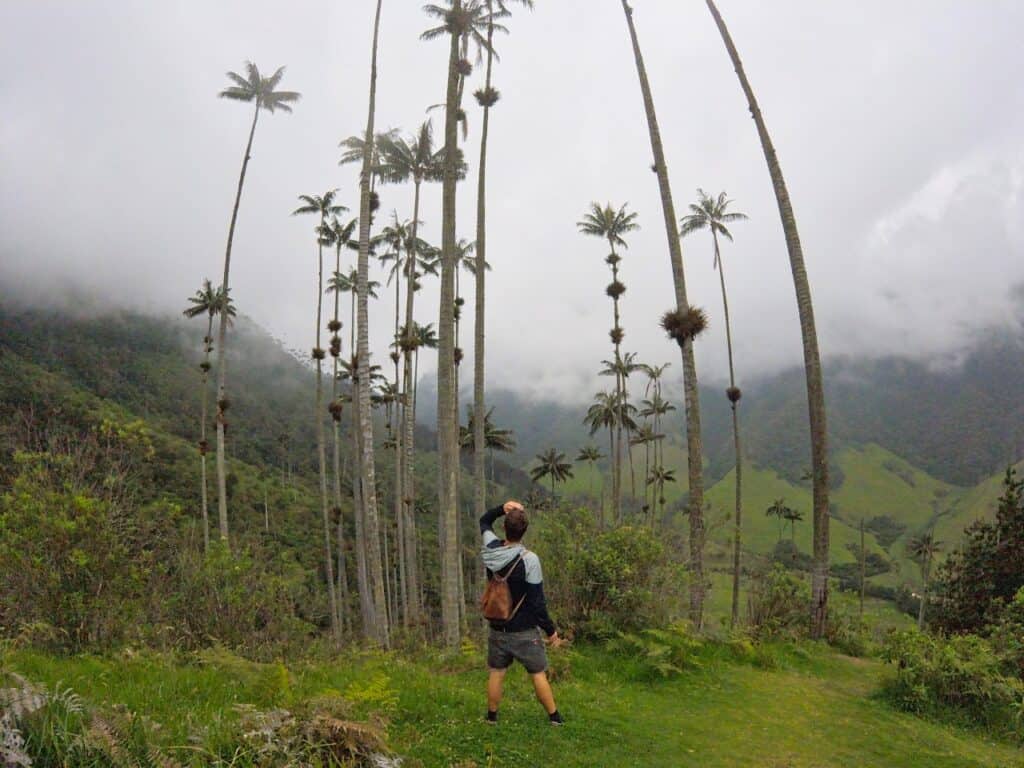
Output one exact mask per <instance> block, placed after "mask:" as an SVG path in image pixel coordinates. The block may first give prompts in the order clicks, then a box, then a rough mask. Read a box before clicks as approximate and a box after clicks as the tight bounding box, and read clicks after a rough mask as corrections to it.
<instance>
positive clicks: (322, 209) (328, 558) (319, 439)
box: [292, 189, 348, 644]
mask: <svg viewBox="0 0 1024 768" xmlns="http://www.w3.org/2000/svg"><path fill="white" fill-rule="evenodd" d="M337 194H338V190H336V189H329V190H327V192H325V193H324V194H323V195H299V200H300V201H301V202H302V205H301V206H299V207H298V208H296V209H295V210H294V211H293V212H292V216H299V215H304V214H313V215H316V216H318V217H319V219H320V224H319V226H318V227H317V228H316V232H317V239H316V244H317V264H318V267H317V287H316V344H315V346H314V347H313V359H314V360H315V361H316V397H315V407H314V409H313V413H314V418H315V419H316V422H315V423H316V444H317V461H318V462H319V468H320V507H321V514H322V517H323V525H324V558H325V564H326V572H327V593H328V597H329V600H330V608H331V630H332V631H333V634H334V640H335V643H337V644H340V642H341V623H340V621H339V617H340V615H341V614H340V612H339V610H338V596H337V592H336V591H335V586H334V556H333V554H332V551H331V504H330V500H329V497H328V495H327V446H326V442H327V440H326V436H325V434H324V413H323V401H324V390H323V377H324V358H325V357H326V354H325V353H324V350H323V348H322V347H321V346H320V328H321V324H322V320H323V304H324V246H325V245H328V246H330V245H334V239H333V238H334V231H333V229H332V228H331V227H329V226H328V225H327V219H328V217H334V216H337V215H338V214H340V213H342V212H344V211H346V210H348V209H347V208H345V206H343V205H338V204H337V203H335V202H334V201H335V198H336V196H337ZM332 415H333V414H332Z"/></svg>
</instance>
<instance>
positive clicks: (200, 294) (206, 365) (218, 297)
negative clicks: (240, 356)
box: [182, 279, 235, 552]
mask: <svg viewBox="0 0 1024 768" xmlns="http://www.w3.org/2000/svg"><path fill="white" fill-rule="evenodd" d="M188 300H189V303H190V304H191V306H189V307H187V308H186V309H185V310H184V311H183V312H182V314H183V315H185V317H188V318H193V317H199V316H200V315H206V335H205V336H203V362H201V363H200V364H199V370H200V371H201V373H202V377H201V382H200V392H201V393H202V394H201V398H200V400H201V402H202V406H201V416H200V422H199V459H200V469H201V473H202V474H201V483H202V485H201V490H202V508H203V551H204V552H208V551H209V549H210V512H209V503H208V498H207V496H208V495H207V489H206V485H207V484H206V454H207V452H208V451H209V449H210V443H209V441H208V440H207V439H206V422H207V420H208V419H207V413H208V411H207V402H208V400H209V394H210V388H209V386H208V383H209V380H210V353H211V352H212V351H213V318H214V317H216V316H217V315H218V314H220V313H221V312H223V311H225V309H226V310H227V314H228V324H230V323H231V318H232V317H234V316H235V307H234V305H233V304H232V303H231V300H230V299H229V298H228V295H227V293H225V292H224V290H223V289H221V288H217V289H216V290H214V288H213V285H212V284H211V283H210V281H209V279H206V280H203V287H202V288H200V289H199V290H198V291H196V293H195V296H190V297H189V299H188Z"/></svg>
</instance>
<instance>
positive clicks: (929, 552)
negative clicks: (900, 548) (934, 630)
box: [907, 532, 942, 629]
mask: <svg viewBox="0 0 1024 768" xmlns="http://www.w3.org/2000/svg"><path fill="white" fill-rule="evenodd" d="M941 551H942V542H941V541H936V540H935V535H934V534H933V533H932V532H929V533H925V534H922V535H921V536H918V537H916V538H914V539H911V540H910V542H909V543H908V544H907V553H908V554H909V555H910V556H911V557H912V558H913V559H914V561H915V562H917V563H918V564H919V565H920V566H921V581H922V585H921V587H922V588H921V606H920V608H919V609H918V611H917V628H918V629H924V615H925V610H926V608H927V606H928V588H929V587H930V586H931V585H930V583H929V578H930V576H931V572H932V563H933V562H934V560H935V556H936V555H937V554H939V553H940V552H941Z"/></svg>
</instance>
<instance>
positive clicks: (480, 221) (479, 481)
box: [473, 0, 494, 517]
mask: <svg viewBox="0 0 1024 768" xmlns="http://www.w3.org/2000/svg"><path fill="white" fill-rule="evenodd" d="M487 14H488V18H489V19H491V20H490V21H488V23H487V75H486V78H485V80H484V93H485V94H487V97H488V100H487V101H485V102H484V119H483V125H482V126H481V128H480V167H479V169H478V174H477V190H476V302H475V306H474V325H473V514H474V515H475V516H476V517H482V516H483V514H484V513H485V512H486V511H487V476H486V470H485V467H484V457H485V455H484V450H485V446H484V440H485V433H484V420H485V419H486V418H487V406H486V403H485V400H484V344H485V336H484V325H485V322H486V318H487V316H486V313H485V305H484V301H485V295H486V294H485V279H486V274H487V258H486V254H487V205H486V203H487V134H488V128H489V127H490V121H491V101H490V94H491V69H492V67H493V65H494V49H493V42H494V22H493V17H494V8H493V2H492V0H487Z"/></svg>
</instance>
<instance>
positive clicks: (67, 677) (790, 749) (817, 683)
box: [4, 642, 1024, 768]
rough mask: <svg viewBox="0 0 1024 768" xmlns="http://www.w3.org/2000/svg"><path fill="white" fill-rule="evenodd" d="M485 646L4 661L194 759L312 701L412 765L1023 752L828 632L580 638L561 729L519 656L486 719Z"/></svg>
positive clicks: (565, 662)
mask: <svg viewBox="0 0 1024 768" xmlns="http://www.w3.org/2000/svg"><path fill="white" fill-rule="evenodd" d="M655 645H657V643H655ZM479 654H480V651H479V649H477V648H470V647H467V648H466V649H465V650H464V652H463V653H461V654H459V655H455V656H448V657H438V656H437V655H436V654H426V655H421V656H419V657H417V658H410V657H408V656H398V655H388V656H383V655H377V654H358V655H352V654H350V655H348V656H347V657H346V658H345V659H344V661H338V662H312V661H311V662H297V663H285V664H281V663H274V664H253V663H251V662H246V661H243V660H241V659H239V658H237V657H234V656H232V655H231V654H229V653H227V652H225V651H207V652H203V653H201V654H197V655H190V656H184V657H174V656H164V655H155V654H150V653H129V654H123V655H120V656H118V657H115V658H110V659H100V658H97V657H91V656H78V657H71V658H55V657H52V656H47V655H44V654H41V653H38V652H32V651H17V652H14V653H10V654H7V655H6V657H5V659H4V667H5V669H6V670H8V671H15V672H18V673H19V674H21V675H23V676H25V677H26V678H28V679H29V680H32V681H35V682H38V683H43V684H45V685H46V686H47V687H48V688H50V689H51V690H52V689H58V688H70V689H71V690H73V691H75V692H76V693H77V694H79V695H80V696H81V697H82V698H83V699H84V701H85V704H86V705H87V706H88V707H96V708H98V709H99V710H100V711H101V712H106V711H110V710H112V709H113V708H114V707H115V706H116V705H123V706H125V707H127V709H128V710H129V711H131V712H135V713H138V714H139V715H142V716H144V717H145V718H148V719H150V720H152V721H153V722H155V723H159V725H160V726H161V727H160V728H159V729H158V730H156V731H155V732H154V733H153V735H152V739H153V741H154V742H155V743H156V744H158V745H160V746H162V747H164V750H163V751H164V753H165V754H167V755H170V756H173V757H176V758H177V759H179V760H183V759H184V758H189V757H191V758H192V759H193V760H201V759H202V756H203V755H204V754H205V753H204V752H203V750H206V751H208V752H212V753H214V754H218V755H221V756H223V762H222V763H220V764H221V765H227V764H228V760H229V759H230V757H231V756H232V755H233V754H234V750H235V749H237V747H238V746H239V745H240V744H244V743H245V741H244V740H243V739H242V735H241V733H240V731H241V730H242V723H243V722H251V719H252V709H255V710H256V711H262V712H267V711H271V710H274V709H276V708H284V709H286V710H288V711H290V712H295V713H302V712H306V711H311V710H315V709H316V708H317V707H321V708H323V707H331V708H332V709H333V710H334V711H335V712H337V713H339V714H341V713H344V716H345V717H349V718H352V719H353V720H355V721H357V722H378V720H377V718H381V719H382V720H383V721H384V723H386V725H385V726H384V730H385V731H386V735H387V737H386V740H387V743H388V746H390V748H391V749H392V750H394V752H395V753H397V754H399V755H404V756H406V757H407V762H406V763H405V764H406V765H410V766H414V765H423V766H449V765H461V766H469V765H477V766H485V765H492V766H498V767H500V766H513V765H523V764H528V765H540V764H551V765H556V764H557V765H565V766H581V767H583V766H587V767H589V766H594V765H608V766H611V765H636V764H637V762H636V760H637V756H638V755H643V765H645V766H652V768H654V767H656V766H666V767H668V766H672V767H673V768H675V766H691V765H692V766H708V767H709V768H719V767H721V768H726V767H728V768H740V766H743V767H744V768H746V767H747V766H755V767H756V768H777V767H778V766H786V767H787V768H822V767H823V766H828V767H829V768H860V767H861V766H865V765H884V766H886V767H887V768H902V767H906V768H974V767H977V768H981V767H982V766H992V767H993V768H996V767H997V766H998V767H999V768H1005V767H1006V766H1011V765H1015V764H1017V763H1018V762H1019V761H1020V760H1021V759H1022V757H1024V755H1022V753H1021V752H1020V751H1019V750H1018V749H1015V748H1014V747H1012V746H1011V745H1009V744H1001V743H999V742H998V741H996V740H993V739H992V738H990V737H986V736H984V735H982V734H980V733H977V732H971V731H968V730H965V729H963V728H962V727H958V726H955V725H946V724H942V723H940V722H929V721H927V720H922V719H920V718H918V717H914V716H912V715H908V714H901V713H899V712H896V711H894V710H893V709H892V708H891V707H890V706H889V705H888V704H887V703H885V702H884V701H882V700H880V699H878V698H877V697H875V696H873V693H874V692H875V691H876V690H877V689H878V688H879V687H880V686H881V685H882V684H883V683H884V682H885V681H887V680H891V679H892V674H893V673H892V672H890V671H887V670H886V668H885V667H883V666H882V665H881V664H879V663H877V662H872V661H864V660H858V659H850V658H847V657H840V656H835V655H833V654H832V653H831V652H829V651H827V650H825V649H824V648H822V647H819V646H812V645H803V644H801V645H793V644H788V643H775V644H768V645H765V646H762V647H754V646H749V645H747V644H744V643H742V642H740V643H732V644H719V643H713V644H711V643H697V644H695V645H693V646H692V647H691V648H690V650H689V651H688V652H687V653H686V654H685V655H684V657H683V658H682V659H680V660H681V661H683V662H684V664H685V666H684V668H683V669H681V670H680V671H679V672H677V673H671V674H669V675H668V676H664V675H662V674H658V673H654V674H653V676H652V673H651V671H650V669H649V668H648V667H647V666H645V665H643V664H638V663H637V662H636V661H634V660H632V659H630V658H628V657H623V656H621V655H618V654H616V653H612V652H610V651H605V650H601V649H599V648H593V647H580V648H578V649H575V650H571V651H569V652H565V653H563V654H560V655H558V656H557V657H556V658H555V661H554V669H555V681H554V685H555V690H556V694H557V696H558V698H559V702H560V704H561V707H562V710H563V711H564V712H565V714H566V717H567V721H568V723H567V725H566V726H565V727H564V728H561V729H556V728H551V727H550V726H548V725H547V723H546V721H545V720H544V718H543V715H542V714H541V712H540V711H539V710H538V708H537V706H536V703H535V702H534V701H533V700H532V694H531V692H530V690H529V688H528V682H527V680H526V679H525V675H523V674H522V673H521V672H519V671H518V670H516V671H514V672H513V673H512V674H510V676H509V685H508V691H507V696H506V704H505V705H504V706H503V708H502V712H501V722H500V723H499V725H498V726H497V727H489V726H487V725H486V724H484V723H483V722H482V720H483V717H482V715H483V710H482V707H483V704H482V702H483V698H482V682H483V679H484V678H483V673H482V672H481V671H480V669H479ZM193 735H194V736H195V737H196V741H197V742H198V744H193V743H192V742H190V741H189V737H190V736H193ZM175 746H177V747H187V748H185V749H172V748H171V747H175ZM207 759H208V758H207ZM207 764H211V763H207ZM212 764H217V763H212ZM239 764H241V765H246V763H244V762H242V763H235V765H239Z"/></svg>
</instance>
